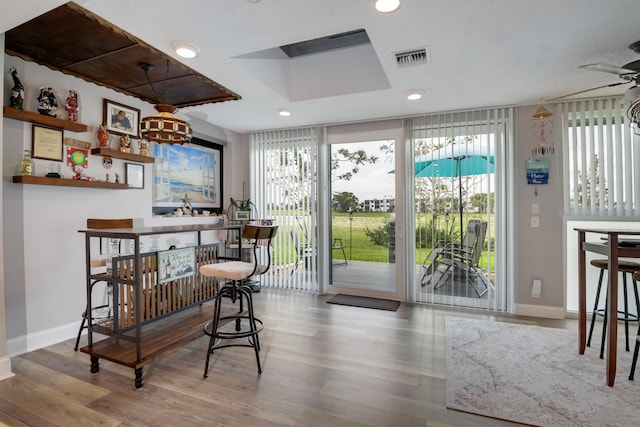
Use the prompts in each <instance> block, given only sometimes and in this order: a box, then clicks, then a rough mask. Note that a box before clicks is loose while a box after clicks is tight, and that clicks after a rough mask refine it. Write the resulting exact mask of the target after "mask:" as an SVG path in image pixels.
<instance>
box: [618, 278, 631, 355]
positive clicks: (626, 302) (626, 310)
mask: <svg viewBox="0 0 640 427" xmlns="http://www.w3.org/2000/svg"><path fill="white" fill-rule="evenodd" d="M622 294H623V296H624V335H625V339H626V344H625V350H626V351H629V300H628V298H627V273H622ZM616 317H617V316H616Z"/></svg>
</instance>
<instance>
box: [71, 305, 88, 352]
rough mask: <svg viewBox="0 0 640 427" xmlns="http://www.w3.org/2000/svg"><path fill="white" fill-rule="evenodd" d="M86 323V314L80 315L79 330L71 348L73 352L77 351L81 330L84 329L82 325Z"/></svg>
mask: <svg viewBox="0 0 640 427" xmlns="http://www.w3.org/2000/svg"><path fill="white" fill-rule="evenodd" d="M86 322H87V312H86V311H85V312H84V313H82V323H80V330H78V337H77V338H76V345H75V346H74V347H73V351H78V346H79V345H80V336H81V335H82V330H83V329H84V324H85V323H86Z"/></svg>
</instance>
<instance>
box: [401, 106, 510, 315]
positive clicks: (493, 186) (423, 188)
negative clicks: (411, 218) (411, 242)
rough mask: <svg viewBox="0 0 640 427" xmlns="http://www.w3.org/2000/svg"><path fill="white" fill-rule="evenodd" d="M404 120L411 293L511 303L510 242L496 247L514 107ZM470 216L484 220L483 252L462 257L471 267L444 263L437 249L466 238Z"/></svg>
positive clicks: (500, 305) (479, 303)
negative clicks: (409, 153) (411, 176)
mask: <svg viewBox="0 0 640 427" xmlns="http://www.w3.org/2000/svg"><path fill="white" fill-rule="evenodd" d="M405 126H406V127H407V130H408V133H409V137H410V139H411V142H412V145H413V149H414V158H415V160H414V161H415V183H414V197H415V201H416V206H415V207H416V212H415V216H416V229H415V232H416V260H415V262H416V264H417V266H418V269H417V271H416V282H415V283H414V285H413V292H412V294H413V295H412V298H413V300H414V301H416V302H429V303H439V304H448V305H455V306H467V307H476V308H487V309H492V310H497V311H503V310H505V309H506V301H507V298H506V286H505V283H506V280H505V277H504V272H505V271H506V270H505V265H506V261H505V258H504V250H503V251H502V252H501V255H500V256H496V255H497V252H496V250H495V249H496V247H497V246H498V245H501V246H502V248H504V245H505V239H504V236H505V233H504V232H503V231H501V230H502V227H504V217H505V204H504V200H505V194H506V180H505V169H504V168H505V163H504V161H503V160H502V159H503V158H504V155H505V149H506V146H507V144H508V141H509V140H510V138H511V134H512V121H511V109H509V108H497V109H485V110H475V111H461V112H450V113H442V114H433V115H428V116H421V117H414V118H411V119H407V120H405ZM423 164H424V165H426V167H423V166H422V165H423ZM454 166H455V167H454ZM452 168H453V169H452ZM470 221H474V222H475V221H480V222H482V223H486V235H485V236H484V241H483V242H482V253H481V255H480V259H479V260H478V261H477V262H476V261H468V262H467V263H466V264H465V263H462V262H461V263H460V264H461V269H462V270H463V271H466V273H467V274H463V275H457V274H456V271H454V270H455V269H448V270H446V271H443V270H442V269H440V268H439V267H438V262H437V260H438V259H439V258H438V253H440V252H439V251H443V250H445V251H446V248H447V247H455V246H456V245H460V244H461V242H463V241H466V240H467V239H466V238H465V234H466V233H467V232H468V230H467V228H468V227H467V225H468V224H470ZM443 248H444V249H443ZM434 255H435V257H434ZM474 255H478V254H475V252H474ZM445 258H446V257H445ZM434 259H435V260H436V262H435V263H434V264H433V266H435V269H434V267H433V266H432V264H431V263H432V262H433V260H434ZM445 261H446V260H445ZM430 266H431V267H430ZM429 267H430V268H429ZM500 276H502V277H500Z"/></svg>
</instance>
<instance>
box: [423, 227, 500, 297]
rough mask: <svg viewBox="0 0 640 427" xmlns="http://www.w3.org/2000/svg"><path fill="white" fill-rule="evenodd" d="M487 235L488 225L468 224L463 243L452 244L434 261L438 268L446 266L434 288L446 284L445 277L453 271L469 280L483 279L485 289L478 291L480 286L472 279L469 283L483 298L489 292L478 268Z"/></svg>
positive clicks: (482, 274)
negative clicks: (474, 277) (474, 278)
mask: <svg viewBox="0 0 640 427" xmlns="http://www.w3.org/2000/svg"><path fill="white" fill-rule="evenodd" d="M486 235H487V223H486V222H481V221H480V220H476V219H472V220H469V222H468V223H467V231H466V233H465V235H464V238H463V240H462V243H460V244H458V243H452V244H450V245H449V246H447V247H446V248H444V249H442V250H441V251H439V253H438V255H437V257H436V258H435V260H434V261H433V263H432V265H433V264H434V263H435V265H436V268H437V267H439V266H440V265H443V266H445V269H444V271H442V275H441V276H440V278H439V279H438V282H437V283H436V285H435V286H434V289H437V288H438V287H440V286H442V285H443V284H444V280H443V279H444V277H445V276H446V273H447V272H449V271H451V269H452V268H453V273H457V272H462V273H463V274H464V276H465V278H467V279H469V278H470V275H475V276H479V277H480V278H481V279H482V284H483V285H484V289H478V286H477V284H476V282H475V280H473V278H471V280H469V281H468V283H469V284H470V285H471V287H472V288H473V290H474V291H475V292H476V294H477V295H478V296H479V297H481V296H483V295H484V294H486V293H487V291H488V290H489V285H488V284H487V282H486V280H485V277H484V273H483V272H482V270H481V269H480V268H479V267H478V262H479V261H480V256H481V255H482V247H483V246H484V240H485V237H486ZM434 272H435V270H434Z"/></svg>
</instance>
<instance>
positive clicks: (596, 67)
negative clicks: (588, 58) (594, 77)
mask: <svg viewBox="0 0 640 427" xmlns="http://www.w3.org/2000/svg"><path fill="white" fill-rule="evenodd" d="M578 68H586V69H587V70H593V71H602V72H605V73H611V74H616V75H618V76H620V75H623V74H635V73H637V71H635V70H631V69H629V68H622V67H616V66H615V65H609V64H587V65H581V66H580V67H578Z"/></svg>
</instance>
